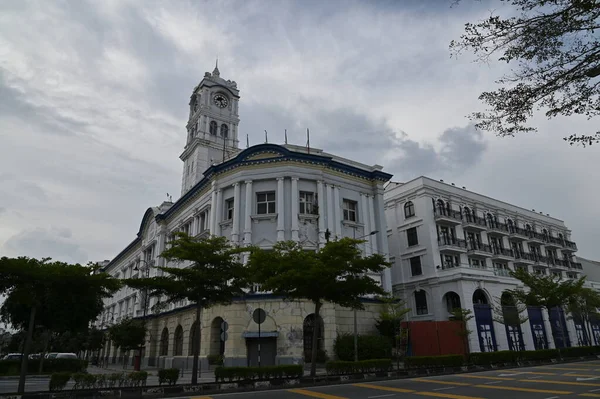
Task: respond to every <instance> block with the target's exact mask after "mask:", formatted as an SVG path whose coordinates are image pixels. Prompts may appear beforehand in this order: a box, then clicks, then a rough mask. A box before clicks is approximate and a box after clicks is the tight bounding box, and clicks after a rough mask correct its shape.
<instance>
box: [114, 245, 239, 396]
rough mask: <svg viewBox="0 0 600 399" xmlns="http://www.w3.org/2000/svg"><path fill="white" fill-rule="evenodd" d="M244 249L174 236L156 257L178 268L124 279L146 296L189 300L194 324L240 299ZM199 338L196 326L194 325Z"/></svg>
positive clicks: (195, 372)
mask: <svg viewBox="0 0 600 399" xmlns="http://www.w3.org/2000/svg"><path fill="white" fill-rule="evenodd" d="M243 252H246V249H244V248H238V247H235V246H233V245H232V244H231V243H230V242H229V241H228V240H227V239H226V238H225V237H216V236H212V237H207V238H195V237H190V236H188V235H187V234H184V233H177V234H175V236H174V239H173V240H172V241H171V242H170V243H169V248H167V249H166V250H165V251H164V252H163V253H162V254H161V255H160V256H161V257H163V258H165V259H167V260H169V261H172V262H176V263H178V264H179V265H180V267H158V269H159V270H161V271H162V272H164V273H165V275H162V276H155V277H149V278H138V279H127V280H124V282H125V284H127V285H128V286H130V287H132V288H136V289H143V290H148V295H149V296H154V297H159V298H160V297H166V298H167V299H168V300H169V301H173V302H175V301H180V300H185V299H187V300H189V301H190V302H192V303H194V304H195V305H196V320H197V321H199V320H200V313H201V310H202V309H206V308H210V307H212V306H214V305H227V304H230V303H231V302H232V301H233V299H234V298H236V297H241V296H243V295H244V288H246V287H247V286H248V272H247V268H246V267H245V266H244V265H243V263H242V262H240V259H239V258H240V254H242V253H243ZM196 328H197V331H196V332H197V334H196V335H195V336H196V337H198V338H199V337H200V323H199V322H197V323H196ZM199 344H200V342H198V345H195V346H193V347H194V362H193V366H192V384H196V383H197V378H198V356H199V350H200V345H199Z"/></svg>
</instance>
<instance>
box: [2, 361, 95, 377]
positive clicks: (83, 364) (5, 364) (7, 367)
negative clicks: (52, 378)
mask: <svg viewBox="0 0 600 399" xmlns="http://www.w3.org/2000/svg"><path fill="white" fill-rule="evenodd" d="M39 364H40V359H28V360H27V370H31V372H32V373H36V372H37V370H38V368H39ZM20 367H21V361H20V360H0V376H5V375H17V374H18V373H19V369H20ZM86 368H87V361H85V360H80V359H44V372H45V373H59V372H63V371H68V372H71V373H77V372H80V371H83V370H85V369H86Z"/></svg>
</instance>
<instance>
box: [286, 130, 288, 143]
mask: <svg viewBox="0 0 600 399" xmlns="http://www.w3.org/2000/svg"><path fill="white" fill-rule="evenodd" d="M285 143H286V144H287V143H288V142H287V129H285Z"/></svg>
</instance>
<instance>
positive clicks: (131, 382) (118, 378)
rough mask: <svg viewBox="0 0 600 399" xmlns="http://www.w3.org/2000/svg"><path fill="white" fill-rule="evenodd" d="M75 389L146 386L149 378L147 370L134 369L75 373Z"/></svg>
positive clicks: (73, 376)
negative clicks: (115, 371)
mask: <svg viewBox="0 0 600 399" xmlns="http://www.w3.org/2000/svg"><path fill="white" fill-rule="evenodd" d="M71 377H72V378H73V382H74V383H75V384H74V385H73V389H91V388H114V387H139V386H145V385H146V380H147V379H148V372H147V371H133V372H131V373H112V374H88V373H75V374H73V375H72V376H71Z"/></svg>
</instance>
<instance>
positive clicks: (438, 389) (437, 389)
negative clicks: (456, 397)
mask: <svg viewBox="0 0 600 399" xmlns="http://www.w3.org/2000/svg"><path fill="white" fill-rule="evenodd" d="M454 388H456V387H444V388H436V389H434V391H443V390H445V389H454Z"/></svg>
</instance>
